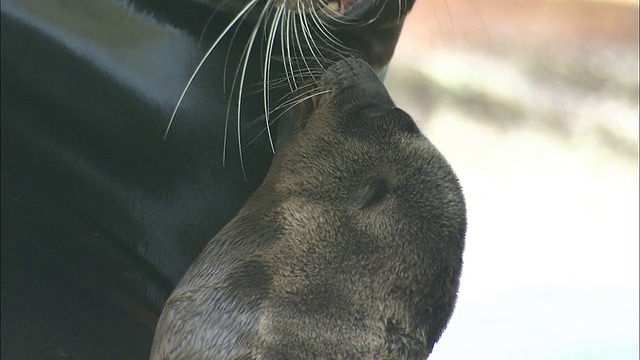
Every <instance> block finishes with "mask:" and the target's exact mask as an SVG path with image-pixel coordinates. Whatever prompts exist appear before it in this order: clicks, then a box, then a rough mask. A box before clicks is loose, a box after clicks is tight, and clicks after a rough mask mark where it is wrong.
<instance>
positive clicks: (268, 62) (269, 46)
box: [263, 7, 284, 153]
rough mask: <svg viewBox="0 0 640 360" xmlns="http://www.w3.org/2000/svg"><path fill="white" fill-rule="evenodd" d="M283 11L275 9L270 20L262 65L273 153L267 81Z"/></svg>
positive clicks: (282, 9) (266, 117) (267, 120)
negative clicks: (263, 63)
mask: <svg viewBox="0 0 640 360" xmlns="http://www.w3.org/2000/svg"><path fill="white" fill-rule="evenodd" d="M283 11H284V7H280V8H279V9H278V10H276V13H275V15H274V18H273V21H272V22H271V30H270V31H269V37H268V40H267V51H266V53H265V65H264V73H265V76H264V79H263V100H264V101H263V103H264V114H265V123H266V125H267V132H268V133H269V144H270V145H271V151H272V152H273V153H275V152H276V149H275V146H273V137H272V136H271V128H270V127H269V86H267V83H268V82H269V74H270V72H271V54H272V52H273V46H274V42H275V38H276V31H277V29H278V22H279V21H280V17H281V16H282V14H283Z"/></svg>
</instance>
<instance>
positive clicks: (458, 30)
mask: <svg viewBox="0 0 640 360" xmlns="http://www.w3.org/2000/svg"><path fill="white" fill-rule="evenodd" d="M420 1H422V2H423V3H422V4H421V3H419V8H417V9H416V11H415V12H414V13H412V14H411V16H410V19H409V21H410V23H408V24H407V28H408V29H409V31H407V33H406V34H405V35H403V38H402V40H401V43H400V44H399V47H398V52H397V57H396V58H395V59H394V63H393V65H392V67H391V70H390V71H389V75H388V78H387V81H386V83H387V85H388V87H389V89H390V91H391V93H392V96H393V97H394V99H395V101H396V103H397V105H398V106H399V107H402V108H403V109H405V110H406V111H407V112H409V113H410V114H411V115H412V116H413V117H414V118H416V120H418V121H419V122H420V127H421V129H422V130H423V132H424V133H425V134H426V135H427V136H428V137H429V138H430V139H431V140H432V142H434V143H435V144H436V146H438V148H439V149H440V150H441V151H442V152H443V153H444V154H445V156H446V157H447V158H448V159H449V161H450V163H451V164H452V166H453V167H454V169H455V170H456V172H457V174H458V176H459V178H460V181H461V183H462V185H463V187H464V191H465V195H466V199H467V205H468V221H469V228H468V233H467V248H466V252H465V257H464V259H465V266H464V272H463V276H462V285H461V288H460V293H459V301H458V305H457V309H456V311H455V313H454V316H453V318H452V320H451V322H450V324H449V327H448V329H447V330H446V331H445V333H444V335H443V337H442V339H441V340H440V342H439V343H438V344H437V345H436V347H435V350H434V353H433V354H432V356H431V357H430V359H433V360H446V359H475V360H478V359H491V360H499V359H509V360H512V359H515V360H526V359H561V360H574V359H575V360H578V359H580V360H583V359H587V360H590V359H603V360H604V359H606V360H623V359H624V360H627V359H628V360H632V359H638V357H639V350H638V349H639V346H638V337H639V328H638V317H639V311H638V309H639V302H638V299H639V291H638V273H639V268H638V251H639V249H638V242H639V234H638V228H639V223H638V216H639V212H638V207H639V192H638V186H639V180H638V43H637V41H638V35H637V34H638V30H637V19H638V15H637V11H638V2H637V1H636V2H635V3H633V2H617V3H618V4H617V5H609V6H610V7H606V6H604V5H602V4H600V3H598V2H596V1H591V2H589V4H590V5H589V6H587V7H586V9H585V8H584V7H580V2H577V1H573V2H569V1H564V2H562V3H563V5H562V7H561V8H558V6H556V5H555V4H558V3H560V2H559V1H549V2H545V1H535V2H533V1H528V2H527V1H518V3H520V4H524V5H522V7H521V8H522V11H523V13H520V14H519V13H518V10H517V9H518V7H517V6H515V7H514V6H512V8H509V10H508V11H507V10H505V7H503V6H501V4H504V3H510V4H513V3H514V2H515V1H512V2H510V1H509V0H502V1H500V0H483V1H479V0H477V1H476V0H474V1H473V2H469V1H468V0H457V1H454V0H447V4H448V5H449V13H450V14H451V16H450V17H449V15H448V14H449V13H448V12H447V11H446V10H442V8H441V7H437V6H435V7H434V6H433V5H434V4H436V5H437V4H439V2H438V1H435V0H434V1H432V2H431V3H430V2H429V1H428V0H418V2H420ZM567 3H571V4H570V5H565V4H567ZM619 3H624V4H623V5H619ZM629 3H630V4H631V5H629ZM465 4H466V5H465ZM470 4H473V5H474V6H475V9H473V8H470V7H471V5H470ZM594 4H596V5H594ZM438 6H440V5H438ZM465 6H466V8H465ZM598 6H602V7H598ZM456 9H466V12H462V10H456ZM558 9H559V10H558ZM612 9H613V10H612ZM434 11H435V12H436V13H437V14H438V18H439V21H440V25H436V26H430V27H429V26H425V25H424V24H425V23H426V22H428V21H429V20H428V19H431V20H434V19H435V16H434V15H433V13H434ZM456 11H459V12H457V13H456ZM501 11H502V12H501ZM567 14H569V15H567ZM576 14H578V15H580V16H578V15H576ZM429 16H431V18H428V17H429ZM518 16H521V17H522V18H518ZM589 16H592V17H589ZM581 17H587V18H586V19H582V18H581ZM602 17H606V19H604V20H603V19H601V18H602ZM479 18H481V19H482V20H483V21H478V19H479ZM445 19H446V20H445ZM532 19H533V20H532ZM434 21H436V20H434ZM545 21H549V22H550V23H549V25H548V26H546V25H545ZM472 22H475V23H474V25H469V24H470V23H472ZM483 22H484V24H483ZM505 23H510V24H512V25H511V26H505V25H504V24H505ZM513 24H518V25H513ZM465 26H466V27H467V28H465ZM563 26H565V27H566V29H563ZM537 27H540V29H541V30H540V31H539V32H536V31H535V29H536V28H537ZM452 28H453V29H454V30H455V31H452ZM561 30H562V31H561ZM554 31H557V32H558V33H557V36H555V33H554ZM434 32H435V34H434ZM476 32H477V34H476ZM478 34H479V35H478Z"/></svg>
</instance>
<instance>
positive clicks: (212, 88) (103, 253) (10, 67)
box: [0, 0, 282, 359]
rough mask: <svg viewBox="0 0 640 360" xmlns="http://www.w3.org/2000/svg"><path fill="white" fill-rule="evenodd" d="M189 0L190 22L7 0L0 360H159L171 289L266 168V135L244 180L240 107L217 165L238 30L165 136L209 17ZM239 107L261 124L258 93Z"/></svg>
mask: <svg viewBox="0 0 640 360" xmlns="http://www.w3.org/2000/svg"><path fill="white" fill-rule="evenodd" d="M158 3H160V2H158ZM168 3H171V2H164V5H166V4H168ZM173 6H174V7H176V6H175V5H173ZM138 8H142V7H141V6H139V7H138ZM176 8H178V7H176ZM179 8H180V12H178V13H176V14H174V16H176V17H177V18H180V19H182V20H181V21H178V20H176V19H171V18H169V16H165V15H162V14H161V15H158V16H157V18H153V17H152V16H150V15H145V14H144V13H143V12H141V11H139V10H137V9H136V8H134V7H132V6H128V5H126V4H124V3H123V2H119V1H108V0H82V1H74V2H63V1H39V0H33V1H27V0H3V1H2V19H1V24H2V25H1V26H2V104H1V107H0V108H1V111H2V114H1V115H2V140H1V144H2V358H3V359H40V358H42V359H49V358H52V359H142V358H148V351H149V347H150V345H151V340H152V336H153V331H154V328H155V323H156V321H157V317H158V316H159V314H160V311H161V307H162V304H163V303H164V301H165V299H166V297H167V296H168V295H169V293H170V291H171V290H172V289H173V287H174V285H175V284H176V282H177V281H178V280H179V279H180V277H181V276H182V274H183V273H184V271H185V270H186V269H187V267H188V266H189V265H190V263H191V261H192V260H193V259H194V258H195V257H196V255H197V254H198V253H199V252H200V250H201V249H202V247H203V246H204V245H205V244H206V242H207V241H208V240H210V239H211V238H212V237H213V235H215V234H216V233H217V231H218V230H219V229H220V228H221V227H222V226H223V225H224V224H226V223H227V221H228V220H229V219H231V218H232V217H233V216H234V215H235V213H236V212H237V211H238V209H239V208H240V207H241V206H242V205H243V203H244V200H245V199H246V198H247V197H248V196H249V194H251V193H252V191H253V190H254V189H255V188H256V187H257V185H259V184H260V182H261V181H262V179H263V178H264V175H265V174H266V171H267V169H268V167H269V165H270V162H271V158H272V152H271V147H270V145H269V142H268V140H267V137H266V136H262V137H260V138H259V140H258V141H255V142H254V143H253V144H252V145H251V146H249V147H248V148H245V149H244V152H243V157H244V167H245V171H246V179H245V177H244V175H243V173H242V171H241V168H240V162H239V152H238V146H237V141H236V132H235V131H236V126H235V121H236V120H235V117H234V116H233V115H232V117H231V119H230V121H231V125H230V126H229V130H228V131H229V136H228V143H227V152H226V165H225V167H224V168H223V166H222V150H223V149H222V147H223V146H222V144H223V136H224V130H225V128H224V125H225V119H226V111H227V105H228V101H229V100H228V99H229V97H228V96H225V92H224V89H223V82H222V81H221V76H222V74H223V72H224V69H223V67H222V66H221V65H220V64H223V63H224V60H225V57H226V56H227V49H228V43H226V41H228V39H230V37H229V38H227V39H226V40H225V42H223V43H222V44H221V46H220V49H222V50H220V51H217V52H214V53H213V54H212V57H211V59H210V61H208V62H207V63H206V65H205V67H204V68H203V69H202V71H201V73H200V74H199V75H198V77H197V78H196V82H195V83H194V84H193V86H192V87H191V88H190V90H189V92H188V94H187V97H186V99H185V101H184V102H183V104H182V106H181V108H180V111H179V113H178V116H177V118H176V120H175V122H174V124H173V126H172V127H171V130H170V131H169V133H168V136H167V138H166V140H165V139H163V137H164V132H165V130H166V128H167V125H168V122H169V119H170V116H171V112H172V111H173V107H174V105H175V104H176V102H177V100H178V98H179V96H180V93H181V91H182V89H183V86H184V85H185V84H186V82H187V80H188V78H189V76H190V75H191V72H192V71H193V69H194V68H195V66H196V65H197V63H198V62H199V60H200V59H201V57H202V56H203V54H204V52H205V50H206V48H205V46H202V47H200V46H199V43H198V40H199V36H200V31H201V29H203V28H204V24H205V23H206V21H207V20H208V18H209V15H210V14H211V10H210V9H206V8H203V7H202V6H199V5H189V6H180V7H179ZM205 10H206V11H205ZM170 13H171V12H166V13H164V14H170ZM159 14H160V13H159ZM216 19H217V21H215V22H212V23H211V24H210V25H209V27H208V31H207V32H206V34H205V35H204V40H203V42H202V43H203V44H210V43H211V42H212V41H213V39H215V35H216V33H219V32H220V31H221V29H222V28H223V27H224V26H225V25H226V23H227V21H228V20H225V19H226V18H225V15H224V14H218V15H217V16H216ZM229 20H230V18H229ZM249 30H251V29H249V28H245V29H242V30H240V31H239V33H238V34H237V35H236V41H237V44H239V46H241V47H240V48H242V47H244V44H246V43H247V42H246V40H244V41H243V39H246V38H247V37H248V34H249ZM239 55H240V52H239V51H238V50H237V49H236V48H232V50H231V51H230V52H229V56H230V58H229V63H230V64H238V63H239V62H240V61H239ZM253 61H254V62H253V63H251V64H250V67H249V69H250V70H249V71H250V72H249V74H248V77H249V79H253V80H252V81H253V83H255V82H256V81H257V80H256V79H260V72H259V66H260V64H259V62H260V60H259V56H257V57H253ZM273 71H277V69H274V70H273ZM227 72H228V73H230V74H231V75H230V76H232V75H233V74H234V72H235V67H232V68H231V70H228V71H227ZM227 83H229V84H230V83H231V78H228V79H227ZM226 90H227V92H229V88H227V89H226ZM281 95H282V93H278V91H277V90H273V91H272V96H273V98H278V97H279V96H281ZM243 106H245V108H244V109H243V111H244V112H243V121H245V122H249V121H251V120H254V119H256V118H257V117H259V116H260V115H261V114H262V95H261V94H255V95H251V96H248V97H247V98H246V99H245V100H244V103H243ZM231 114H235V108H234V107H232V110H231ZM262 128H263V126H256V127H251V128H243V139H244V141H246V142H248V141H249V140H250V139H253V138H254V136H256V135H257V133H258V132H259V131H260V130H262ZM178 234H179V235H180V236H179V239H180V242H178V241H175V239H176V238H177V235H178Z"/></svg>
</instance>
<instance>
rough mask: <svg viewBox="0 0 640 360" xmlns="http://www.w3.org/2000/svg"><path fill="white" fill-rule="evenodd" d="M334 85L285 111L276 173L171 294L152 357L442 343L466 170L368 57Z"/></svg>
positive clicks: (347, 352)
mask: <svg viewBox="0 0 640 360" xmlns="http://www.w3.org/2000/svg"><path fill="white" fill-rule="evenodd" d="M320 84H321V85H320V87H321V88H324V89H325V90H328V91H330V92H329V93H326V94H323V95H318V97H316V98H314V99H313V102H314V103H316V104H317V105H316V106H315V108H314V109H313V110H312V111H311V112H310V114H307V113H306V112H305V111H306V110H305V109H304V108H303V109H302V110H299V111H297V112H294V115H293V116H292V118H290V119H288V120H284V121H285V122H287V121H289V122H292V123H290V124H288V126H287V128H288V129H293V130H291V131H289V133H290V134H289V135H288V136H286V138H285V139H283V137H279V139H278V141H279V142H280V141H282V142H284V144H280V145H281V146H280V148H279V150H278V152H277V153H276V156H275V158H274V160H273V163H272V165H271V168H270V170H269V172H268V174H267V176H266V178H265V180H264V183H263V184H262V185H261V186H260V187H259V188H258V189H257V191H256V192H255V193H254V194H253V195H252V196H251V198H250V199H249V201H248V202H247V204H246V205H245V206H244V207H243V208H242V210H240V212H239V213H238V215H237V216H236V217H235V218H234V219H233V220H231V222H229V224H227V225H226V226H225V227H224V228H223V229H222V230H221V231H220V232H219V233H218V235H217V236H216V237H215V238H213V240H211V241H210V242H209V244H208V245H207V246H206V247H205V249H204V251H203V252H202V254H200V256H199V257H198V258H197V259H196V260H195V262H194V263H193V265H192V266H191V267H190V268H189V270H188V271H187V273H186V274H185V276H184V278H182V280H181V281H180V283H179V284H178V285H177V287H176V289H175V290H174V291H173V293H172V294H171V296H170V297H169V299H168V300H167V302H166V304H165V308H164V310H163V313H162V315H161V317H160V320H159V322H158V327H157V329H156V334H155V338H154V342H153V347H152V354H151V359H152V360H169V359H425V358H426V357H427V356H428V355H429V353H430V352H431V349H432V348H433V345H434V344H435V342H436V341H437V340H438V338H439V337H440V335H441V333H442V331H443V329H444V327H445V326H446V324H447V322H448V320H449V317H450V316H451V313H452V311H453V308H454V304H455V300H456V296H457V295H456V293H457V289H458V284H459V275H460V271H461V266H462V252H463V248H464V237H465V231H466V216H465V204H464V199H463V195H462V191H461V188H460V186H459V184H458V180H457V178H456V176H455V174H454V172H453V171H452V169H451V167H450V166H449V164H448V163H447V161H446V160H445V158H444V157H443V156H442V155H441V154H440V153H439V152H438V150H437V149H436V148H435V147H434V146H433V145H432V144H431V143H430V142H429V140H428V139H427V138H426V137H424V136H423V135H422V134H421V133H420V132H419V130H418V128H417V126H416V125H415V123H414V122H413V120H412V119H411V117H409V115H407V114H406V113H404V112H403V111H401V110H399V109H397V108H395V107H394V105H393V102H392V100H391V98H390V97H389V95H388V93H387V91H386V90H385V88H384V86H383V85H382V83H381V82H380V80H378V78H377V77H376V76H375V74H374V73H373V71H371V69H370V68H369V66H368V65H366V63H364V62H362V61H357V60H349V61H342V62H339V63H338V64H336V65H334V66H332V67H331V68H330V69H329V70H328V72H327V74H326V75H325V76H324V77H323V78H322V79H321V80H320ZM310 101H311V100H310ZM281 125H283V124H281ZM291 133H293V134H291Z"/></svg>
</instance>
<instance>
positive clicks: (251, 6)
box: [164, 0, 259, 139]
mask: <svg viewBox="0 0 640 360" xmlns="http://www.w3.org/2000/svg"><path fill="white" fill-rule="evenodd" d="M258 1H259V0H251V1H250V2H249V3H248V4H247V5H246V6H245V7H244V8H242V10H240V12H239V13H238V15H236V17H235V18H233V20H231V22H230V23H229V25H227V27H226V28H224V30H222V33H221V34H220V36H218V38H217V39H216V41H214V42H213V45H211V47H210V48H209V50H208V51H207V52H206V54H205V55H204V57H203V58H202V60H200V63H199V64H198V66H196V69H195V70H194V71H193V74H192V75H191V77H190V78H189V81H187V85H186V86H185V87H184V90H182V94H180V98H179V99H178V103H177V104H176V106H175V108H174V109H173V113H172V114H171V119H169V124H168V125H167V130H165V132H164V139H166V138H167V134H168V133H169V129H171V125H172V124H173V120H174V119H175V117H176V114H177V113H178V109H179V108H180V104H182V100H184V96H185V95H186V93H187V91H188V90H189V87H191V84H192V83H193V79H195V77H196V75H197V74H198V72H199V71H200V68H202V65H203V64H204V62H205V61H206V60H207V59H208V58H209V55H211V53H212V52H213V49H215V48H216V46H217V45H218V43H219V42H220V41H221V40H222V38H223V37H224V36H225V35H226V34H227V32H228V31H229V29H231V27H233V25H235V24H236V22H238V20H240V18H241V17H243V15H244V14H245V13H247V12H248V11H249V10H251V9H252V8H253V6H254V5H255V4H256V3H258Z"/></svg>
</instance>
